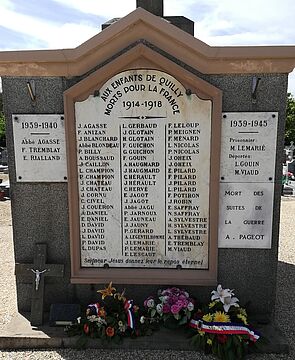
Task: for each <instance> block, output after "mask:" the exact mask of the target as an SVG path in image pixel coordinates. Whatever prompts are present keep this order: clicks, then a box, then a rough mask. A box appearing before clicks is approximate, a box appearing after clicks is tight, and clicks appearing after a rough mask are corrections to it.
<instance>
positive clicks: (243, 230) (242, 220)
mask: <svg viewBox="0 0 295 360" xmlns="http://www.w3.org/2000/svg"><path fill="white" fill-rule="evenodd" d="M273 194H274V184H273V183H269V184H263V183H259V184H253V183H244V184H242V183H235V184H229V183H228V184H226V183H223V184H222V183H221V184H220V196H219V238H218V246H219V247H222V248H256V249H270V248H271V236H272V216H273V210H272V209H273Z"/></svg>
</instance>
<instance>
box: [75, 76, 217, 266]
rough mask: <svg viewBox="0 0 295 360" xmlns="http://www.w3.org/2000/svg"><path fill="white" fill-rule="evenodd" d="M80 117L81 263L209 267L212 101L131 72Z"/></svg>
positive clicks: (81, 108) (87, 104) (79, 111)
mask: <svg viewBox="0 0 295 360" xmlns="http://www.w3.org/2000/svg"><path fill="white" fill-rule="evenodd" d="M75 110H76V131H77V160H78V173H79V176H80V179H79V196H80V220H81V221H80V228H81V256H82V259H81V264H82V266H85V267H91V266H96V267H100V266H103V265H105V264H108V265H109V266H112V267H155V268H159V267H160V268H161V267H164V268H175V267H176V266H182V267H183V268H204V269H205V268H207V266H208V251H209V246H208V222H209V168H210V145H211V144H210V139H211V102H210V101H207V100H206V101H205V100H201V99H199V98H198V97H197V96H196V95H194V94H192V95H190V96H188V95H186V89H185V88H184V87H183V86H182V84H180V83H179V82H178V81H177V80H176V79H175V78H173V77H172V76H170V75H168V74H166V73H163V72H160V71H153V70H134V71H126V72H124V73H121V74H118V75H116V76H114V77H113V78H112V79H110V80H109V81H108V82H107V83H106V84H105V85H104V86H103V87H102V88H101V89H100V94H99V96H96V97H94V96H90V97H89V98H88V99H87V100H85V101H83V102H78V103H76V105H75Z"/></svg>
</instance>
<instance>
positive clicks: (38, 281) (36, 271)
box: [31, 269, 48, 291]
mask: <svg viewBox="0 0 295 360" xmlns="http://www.w3.org/2000/svg"><path fill="white" fill-rule="evenodd" d="M31 271H32V272H33V273H34V274H35V289H36V291H37V290H38V288H39V283H40V276H41V274H43V273H45V272H46V271H48V270H47V269H45V270H43V271H39V270H34V269H31Z"/></svg>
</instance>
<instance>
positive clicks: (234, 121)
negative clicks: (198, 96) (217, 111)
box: [220, 112, 278, 183]
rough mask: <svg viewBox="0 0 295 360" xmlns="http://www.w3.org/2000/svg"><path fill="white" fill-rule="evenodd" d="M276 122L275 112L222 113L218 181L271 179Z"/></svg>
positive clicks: (273, 172) (273, 164)
mask: <svg viewBox="0 0 295 360" xmlns="http://www.w3.org/2000/svg"><path fill="white" fill-rule="evenodd" d="M277 122H278V113H276V112H267V113H266V112H259V113H258V112H249V113H246V112H240V113H223V117H222V127H221V128H222V130H221V134H222V136H221V160H220V178H221V181H222V182H232V183H234V182H255V183H257V182H269V181H274V174H275V157H276V143H277Z"/></svg>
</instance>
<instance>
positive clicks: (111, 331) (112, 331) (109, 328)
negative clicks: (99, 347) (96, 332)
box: [106, 326, 115, 337]
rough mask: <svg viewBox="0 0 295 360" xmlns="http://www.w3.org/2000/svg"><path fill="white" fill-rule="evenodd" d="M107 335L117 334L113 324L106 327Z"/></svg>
mask: <svg viewBox="0 0 295 360" xmlns="http://www.w3.org/2000/svg"><path fill="white" fill-rule="evenodd" d="M106 335H107V336H108V337H112V336H114V335H115V329H114V328H113V327H111V326H108V327H107V328H106Z"/></svg>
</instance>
